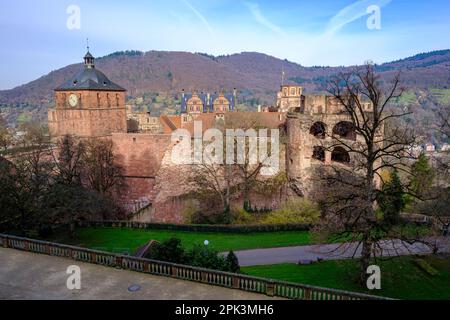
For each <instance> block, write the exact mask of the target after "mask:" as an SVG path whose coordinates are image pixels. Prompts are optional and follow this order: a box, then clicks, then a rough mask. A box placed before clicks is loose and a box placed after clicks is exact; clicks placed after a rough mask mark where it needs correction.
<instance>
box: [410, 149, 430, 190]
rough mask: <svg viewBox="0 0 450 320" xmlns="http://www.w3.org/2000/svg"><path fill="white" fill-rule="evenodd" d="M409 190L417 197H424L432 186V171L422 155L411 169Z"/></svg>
mask: <svg viewBox="0 0 450 320" xmlns="http://www.w3.org/2000/svg"><path fill="white" fill-rule="evenodd" d="M411 174H412V176H411V180H410V189H411V191H412V192H413V194H414V195H415V196H417V197H419V198H420V197H423V196H425V195H426V194H427V193H428V191H429V190H430V188H431V186H432V185H433V180H434V176H435V173H434V170H433V168H431V166H430V164H429V163H428V160H427V158H426V157H425V155H424V154H423V153H422V154H421V155H420V156H419V158H418V159H417V161H416V162H415V163H414V164H413V165H412V167H411Z"/></svg>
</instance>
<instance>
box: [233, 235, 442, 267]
mask: <svg viewBox="0 0 450 320" xmlns="http://www.w3.org/2000/svg"><path fill="white" fill-rule="evenodd" d="M438 241H439V247H440V252H450V237H446V238H439V240H438ZM380 247H381V248H382V255H383V256H400V255H410V254H427V253H431V250H430V249H429V247H428V246H426V245H424V244H421V243H415V244H408V243H406V242H401V241H400V240H394V241H390V240H387V241H383V242H380ZM235 254H236V256H237V257H238V259H239V264H240V265H241V266H255V265H268V264H279V263H298V262H299V261H300V260H302V261H303V262H304V263H306V262H308V261H311V260H312V261H316V260H317V259H323V260H340V259H349V258H352V257H353V258H358V257H360V255H361V246H359V247H358V245H357V243H344V244H323V245H307V246H298V247H282V248H269V249H252V250H241V251H235ZM379 254H380V252H378V255H379Z"/></svg>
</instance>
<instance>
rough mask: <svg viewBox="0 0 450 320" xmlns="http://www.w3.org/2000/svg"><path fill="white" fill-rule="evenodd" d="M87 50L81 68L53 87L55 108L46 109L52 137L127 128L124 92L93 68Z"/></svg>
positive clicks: (83, 135)
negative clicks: (65, 80) (67, 79)
mask: <svg viewBox="0 0 450 320" xmlns="http://www.w3.org/2000/svg"><path fill="white" fill-rule="evenodd" d="M94 60H95V59H94V57H93V56H92V55H91V53H90V52H89V48H88V51H87V53H86V55H85V57H84V67H83V70H81V71H80V72H78V73H77V74H76V75H75V76H74V77H72V78H71V79H70V80H69V81H67V82H65V83H63V84H62V85H60V86H59V87H57V88H56V89H55V108H54V109H51V110H49V112H48V124H49V130H50V134H51V135H52V138H58V137H60V136H63V135H66V134H70V135H74V136H77V137H80V138H86V137H105V136H109V135H111V134H112V133H113V132H114V133H116V132H127V120H126V108H125V92H126V90H125V89H124V88H122V87H120V86H118V85H117V84H115V83H113V82H112V81H110V80H109V79H108V78H107V77H106V76H105V75H104V74H103V73H102V72H100V71H99V70H97V69H96V68H95V64H94Z"/></svg>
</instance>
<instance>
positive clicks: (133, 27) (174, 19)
mask: <svg viewBox="0 0 450 320" xmlns="http://www.w3.org/2000/svg"><path fill="white" fill-rule="evenodd" d="M70 5H76V6H77V7H78V8H79V9H80V29H69V28H67V20H68V19H69V18H70V17H71V14H70V13H69V14H68V13H67V9H68V7H69V6H70ZM371 5H376V6H378V7H379V8H380V12H381V19H380V21H381V29H372V30H371V29H369V28H368V27H367V20H368V19H369V18H371V17H372V13H369V14H367V8H368V7H369V6H371ZM449 13H450V1H448V0H422V1H417V0H415V1H413V0H358V1H356V0H342V1H341V0H296V1H295V0H286V1H264V0H246V1H240V0H208V1H206V0H164V1H159V0H130V1H123V0H90V1H87V0H69V1H66V0H14V1H1V3H0V39H1V42H2V49H1V51H0V75H1V76H0V89H9V88H12V87H15V86H17V85H20V84H23V83H26V82H29V81H31V80H34V79H36V78H38V77H40V76H42V75H45V74H47V73H48V72H50V71H51V70H55V69H58V68H60V67H63V66H65V65H67V64H71V63H77V62H80V61H81V58H82V57H83V55H84V53H85V43H86V38H89V42H90V46H91V52H92V53H93V54H94V55H95V56H102V55H106V54H109V53H112V52H114V51H118V50H128V49H136V50H142V51H148V50H170V51H190V52H206V53H210V54H214V55H220V54H231V53H238V52H243V51H257V52H262V53H266V54H270V55H273V56H276V57H279V58H283V59H288V60H291V61H294V62H297V63H300V64H302V65H305V66H312V65H330V66H336V65H353V64H361V63H363V62H364V61H367V60H372V61H375V62H377V63H381V62H386V61H391V60H395V59H400V58H404V57H407V56H410V55H413V54H416V53H420V52H426V51H432V50H439V49H449V48H450V36H449V35H450V19H449V18H448V15H449Z"/></svg>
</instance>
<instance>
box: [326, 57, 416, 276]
mask: <svg viewBox="0 0 450 320" xmlns="http://www.w3.org/2000/svg"><path fill="white" fill-rule="evenodd" d="M328 91H329V92H330V93H331V95H332V96H333V97H334V99H335V100H336V102H337V103H338V105H339V106H340V107H342V111H343V112H344V114H346V115H347V116H348V119H349V121H350V122H351V126H350V128H346V129H345V130H347V131H348V130H349V131H353V132H354V134H355V136H351V135H348V134H344V133H342V132H333V134H332V140H331V143H329V144H328V145H326V146H325V147H326V148H327V149H328V150H340V151H342V153H343V154H344V155H345V154H348V156H346V157H348V159H344V160H347V161H345V162H351V165H348V164H338V165H333V166H329V167H327V168H326V169H325V170H324V171H323V173H322V174H323V178H324V182H325V185H326V187H327V189H328V190H331V192H330V193H327V194H326V195H325V196H324V197H323V199H322V202H323V204H324V208H325V212H326V216H325V219H324V222H323V224H322V225H321V228H322V229H323V230H327V231H329V232H330V233H333V234H334V235H335V236H337V237H343V238H345V239H346V240H347V241H348V240H350V241H355V242H357V243H358V245H357V248H356V249H355V248H353V250H355V254H356V250H358V249H360V251H361V258H360V281H361V282H364V283H365V280H366V277H367V274H366V270H367V267H368V266H369V264H370V259H371V258H372V257H376V255H377V252H379V249H380V247H379V241H380V240H381V239H385V238H389V237H393V236H394V232H393V231H394V230H396V228H395V227H394V225H393V224H392V221H391V220H388V219H387V218H386V217H382V216H381V217H380V216H379V210H378V205H377V201H380V199H381V198H383V196H385V195H386V192H387V190H384V189H383V188H382V185H383V183H385V182H386V181H383V179H384V178H383V174H382V172H383V171H385V170H390V171H394V170H395V171H396V172H397V171H398V172H403V173H405V174H408V173H409V169H408V165H407V164H408V160H409V159H412V158H413V156H412V154H411V146H412V144H413V143H414V140H415V138H414V135H413V133H412V131H411V130H410V129H409V128H406V127H402V126H399V125H398V123H397V121H396V120H398V119H400V118H401V117H404V116H405V115H407V114H408V113H409V112H407V111H405V112H400V113H395V112H393V111H391V110H390V109H389V108H388V107H389V104H390V103H391V102H392V101H393V100H394V99H396V98H398V97H400V95H401V94H402V92H403V89H402V88H401V87H400V74H397V75H395V76H394V77H393V79H392V81H391V82H390V83H389V84H385V83H383V82H382V81H381V79H380V78H379V76H378V75H377V74H376V73H375V71H374V67H373V66H372V65H370V64H367V65H365V66H364V67H361V68H357V69H355V70H354V71H353V72H351V73H347V74H339V75H338V76H336V77H334V78H333V79H332V80H331V81H330V82H329V84H328ZM343 158H345V157H343ZM350 159H351V161H350ZM355 173H356V174H355ZM383 199H386V198H383Z"/></svg>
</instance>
